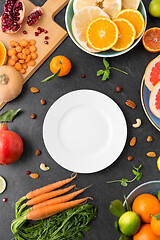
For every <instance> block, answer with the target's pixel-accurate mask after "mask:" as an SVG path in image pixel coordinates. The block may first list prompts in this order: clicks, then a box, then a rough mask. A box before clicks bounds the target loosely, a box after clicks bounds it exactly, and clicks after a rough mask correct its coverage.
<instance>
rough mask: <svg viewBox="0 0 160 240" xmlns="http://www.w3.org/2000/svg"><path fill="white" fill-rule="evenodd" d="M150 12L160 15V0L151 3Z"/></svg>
mask: <svg viewBox="0 0 160 240" xmlns="http://www.w3.org/2000/svg"><path fill="white" fill-rule="evenodd" d="M149 13H150V15H151V16H153V17H160V1H159V0H152V1H151V2H150V4H149Z"/></svg>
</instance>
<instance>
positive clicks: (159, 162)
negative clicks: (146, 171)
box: [157, 157, 160, 171]
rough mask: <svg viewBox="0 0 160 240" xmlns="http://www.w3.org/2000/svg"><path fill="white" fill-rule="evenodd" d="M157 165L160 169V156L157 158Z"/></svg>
mask: <svg viewBox="0 0 160 240" xmlns="http://www.w3.org/2000/svg"><path fill="white" fill-rule="evenodd" d="M157 167H158V170H159V171H160V157H159V158H158V160H157Z"/></svg>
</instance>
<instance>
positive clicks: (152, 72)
mask: <svg viewBox="0 0 160 240" xmlns="http://www.w3.org/2000/svg"><path fill="white" fill-rule="evenodd" d="M144 79H145V84H146V86H147V88H148V89H149V90H150V91H152V89H153V88H154V86H155V85H156V84H157V83H158V82H159V81H160V55H159V56H158V57H156V58H154V59H153V60H152V61H151V62H150V63H149V64H148V66H147V68H146V71H145V74H144Z"/></svg>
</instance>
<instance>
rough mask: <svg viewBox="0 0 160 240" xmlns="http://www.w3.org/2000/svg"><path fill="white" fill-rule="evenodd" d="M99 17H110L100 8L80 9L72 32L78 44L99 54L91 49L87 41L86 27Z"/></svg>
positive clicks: (73, 22)
mask: <svg viewBox="0 0 160 240" xmlns="http://www.w3.org/2000/svg"><path fill="white" fill-rule="evenodd" d="M98 17H108V18H109V16H108V15H107V14H106V13H105V12H104V11H103V10H102V9H100V8H99V7H84V8H82V9H80V10H79V11H78V12H77V13H76V14H75V15H74V16H73V20H72V31H73V35H74V37H75V39H76V40H77V42H78V43H79V44H80V45H81V46H82V47H83V48H85V49H86V50H88V51H90V52H97V51H96V50H94V49H93V48H91V47H90V46H89V45H88V43H87V40H86V36H85V33H86V27H87V25H88V23H89V22H90V21H92V20H93V19H95V18H98Z"/></svg>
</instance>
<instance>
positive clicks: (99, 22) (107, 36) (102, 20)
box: [86, 17, 118, 51]
mask: <svg viewBox="0 0 160 240" xmlns="http://www.w3.org/2000/svg"><path fill="white" fill-rule="evenodd" d="M86 39H87V42H88V44H89V46H90V47H91V48H93V49H95V50H97V51H106V50H108V49H110V48H111V47H113V46H114V45H115V44H116V42H117V40H118V27H117V26H116V24H115V23H114V22H113V21H112V20H111V19H109V18H106V17H99V18H96V19H93V20H92V21H91V22H90V23H89V24H88V26H87V29H86Z"/></svg>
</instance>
